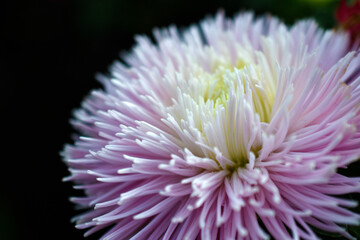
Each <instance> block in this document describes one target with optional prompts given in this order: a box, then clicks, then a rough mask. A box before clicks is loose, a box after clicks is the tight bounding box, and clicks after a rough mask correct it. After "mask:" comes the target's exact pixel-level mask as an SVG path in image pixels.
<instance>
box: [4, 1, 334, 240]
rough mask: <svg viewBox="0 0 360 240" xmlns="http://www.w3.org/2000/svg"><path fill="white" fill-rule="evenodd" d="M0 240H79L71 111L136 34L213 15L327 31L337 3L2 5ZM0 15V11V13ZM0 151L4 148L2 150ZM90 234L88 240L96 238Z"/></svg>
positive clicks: (35, 2)
mask: <svg viewBox="0 0 360 240" xmlns="http://www.w3.org/2000/svg"><path fill="white" fill-rule="evenodd" d="M2 5H3V6H2V9H5V12H4V11H2V16H4V19H3V21H2V34H1V35H2V36H3V37H2V38H1V39H3V40H5V41H4V42H3V43H2V44H1V56H2V58H3V61H2V62H3V64H1V65H2V69H3V71H2V72H5V74H2V75H1V81H2V87H1V88H0V91H1V94H0V96H1V99H0V103H1V104H0V107H1V109H0V110H1V115H0V116H1V135H0V136H1V138H2V142H3V143H2V144H1V145H0V146H2V149H1V150H2V151H1V158H0V161H1V163H0V164H1V165H0V166H1V167H0V171H1V174H0V176H1V179H0V180H1V184H0V186H1V191H0V194H1V195H0V239H4V240H5V239H6V240H7V239H82V238H83V237H82V235H83V233H84V231H81V230H76V229H75V228H74V224H72V223H70V218H71V217H72V216H74V215H76V214H77V213H78V212H77V211H76V210H75V209H74V205H73V204H71V203H70V202H69V201H68V198H69V197H70V196H74V195H79V194H80V193H79V192H76V191H74V190H73V189H72V185H71V183H64V182H62V178H63V177H65V176H67V175H68V172H67V168H66V166H65V164H63V162H62V160H61V157H60V156H59V152H60V151H61V150H62V148H63V145H64V144H65V143H69V142H71V134H72V128H71V127H70V124H69V118H70V117H71V111H72V109H74V108H77V107H79V106H80V103H81V101H82V99H83V98H84V96H86V95H87V93H88V92H89V91H90V90H91V89H93V88H99V87H100V84H99V83H98V82H97V81H96V80H95V78H94V75H95V74H96V73H97V72H102V73H106V72H107V69H108V67H109V65H110V64H111V63H112V62H113V61H114V60H115V59H118V58H119V57H118V56H119V53H120V52H121V51H123V50H129V49H130V48H131V46H132V45H133V44H134V41H133V37H134V35H135V34H146V35H150V34H151V31H152V29H153V28H154V27H165V26H168V25H170V24H176V25H178V26H180V27H186V26H188V25H189V24H191V23H193V22H198V21H199V20H200V19H202V18H203V17H205V16H206V15H208V14H212V15H213V14H215V13H216V11H217V10H218V9H220V8H222V9H224V10H225V12H226V13H227V15H228V16H232V15H233V14H234V13H236V12H238V11H240V10H249V9H252V10H254V11H255V13H256V14H264V13H271V14H273V15H276V16H279V17H280V19H282V20H284V21H285V22H286V23H288V24H291V23H293V22H294V21H295V20H297V19H300V18H306V17H314V18H316V20H317V21H318V22H319V24H320V25H321V26H323V27H326V28H331V27H333V26H335V20H334V11H335V9H336V6H337V5H338V1H326V0H322V1H321V0H318V1H311V0H307V1H305V0H298V1H296V0H294V1H283V0H263V1H254V0H244V1H230V0H224V1H218V2H216V1H195V0H192V1H189V0H153V1H136V0H133V1H130V0H118V1H100V0H80V1H78V0H71V1H70V0H68V1H66V0H52V1H50V0H48V1H23V2H19V1H4V2H2ZM4 6H5V7H4ZM4 143H5V145H4ZM98 237H99V234H98V235H94V236H93V237H89V238H88V239H96V238H98Z"/></svg>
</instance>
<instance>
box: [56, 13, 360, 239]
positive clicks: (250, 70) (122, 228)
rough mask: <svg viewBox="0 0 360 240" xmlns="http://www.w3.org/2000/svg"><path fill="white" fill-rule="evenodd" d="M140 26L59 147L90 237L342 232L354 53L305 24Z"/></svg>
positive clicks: (359, 95) (242, 17)
mask: <svg viewBox="0 0 360 240" xmlns="http://www.w3.org/2000/svg"><path fill="white" fill-rule="evenodd" d="M154 37H155V39H156V43H153V42H152V41H151V40H150V39H149V38H147V37H144V36H139V37H137V38H136V41H137V44H136V46H135V47H134V48H133V50H132V51H131V52H130V53H128V54H126V55H125V56H124V57H123V63H120V62H116V63H114V64H113V66H112V68H111V71H110V74H109V76H104V75H101V76H99V77H98V78H99V80H100V81H101V83H102V84H103V89H102V90H101V89H100V90H95V91H93V92H92V93H91V94H90V95H89V96H88V97H87V98H86V99H85V100H84V102H83V105H82V108H80V109H79V110H77V111H75V117H74V120H73V121H72V124H73V126H74V127H75V128H76V129H77V130H78V131H79V133H80V134H79V137H77V138H76V140H75V143H74V144H73V145H67V146H66V147H65V150H64V151H63V156H64V161H65V162H66V164H67V165H68V166H69V170H70V172H71V175H70V176H69V177H67V178H66V179H65V180H68V181H69V180H70V181H74V182H75V183H76V185H75V188H76V189H83V190H84V192H85V196H84V197H74V198H72V199H71V200H72V201H73V202H75V203H76V204H78V206H80V207H82V208H84V209H87V211H86V212H85V213H83V214H80V215H78V216H76V217H75V218H74V220H75V221H76V223H77V225H76V227H77V228H80V229H88V231H87V232H86V233H85V235H86V236H87V235H89V234H91V233H93V232H96V231H98V230H100V229H103V228H106V227H108V231H107V233H106V234H105V235H104V236H103V238H102V239H270V238H271V237H273V238H275V239H300V238H301V239H317V235H316V232H314V229H321V230H324V231H328V232H338V233H341V234H343V235H344V236H346V237H348V238H351V235H350V234H349V233H348V232H346V230H345V228H344V226H345V225H348V224H359V221H360V215H359V214H357V213H355V212H353V211H351V208H352V207H354V206H356V204H357V203H356V201H353V200H349V199H345V198H344V197H342V195H344V194H348V193H357V192H360V178H354V177H352V178H350V177H346V176H344V175H342V174H340V173H338V171H337V170H338V169H340V168H346V167H347V166H348V165H349V164H350V163H352V162H354V161H356V160H357V159H358V158H359V154H360V110H359V107H360V104H359V102H360V77H359V74H358V73H359V71H358V68H359V66H360V55H359V54H358V53H357V52H354V51H351V49H349V46H350V44H349V43H350V37H349V36H348V35H347V34H345V33H342V32H334V31H324V30H322V29H320V28H319V27H318V26H317V25H316V23H315V22H314V21H312V20H303V21H299V22H297V23H295V24H294V25H293V26H292V27H287V26H285V25H284V24H283V23H282V22H280V21H279V20H278V19H277V18H274V17H270V16H266V17H260V18H255V17H254V16H253V14H252V13H248V12H244V13H240V14H238V15H237V16H235V17H234V18H233V19H229V18H226V17H225V16H224V14H223V13H222V12H220V13H218V14H217V15H216V16H215V17H214V18H212V17H209V18H206V19H205V20H203V21H202V22H201V23H200V24H198V25H193V26H191V27H190V28H188V29H187V30H184V31H182V32H180V31H178V30H177V29H176V27H170V28H167V29H160V30H159V29H158V30H155V31H154Z"/></svg>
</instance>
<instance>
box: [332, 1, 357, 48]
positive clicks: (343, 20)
mask: <svg viewBox="0 0 360 240" xmlns="http://www.w3.org/2000/svg"><path fill="white" fill-rule="evenodd" d="M335 16H336V19H337V21H338V23H339V26H340V27H341V28H342V29H345V30H346V31H349V32H350V34H351V37H352V39H353V40H354V41H355V40H356V39H359V38H360V1H359V0H356V1H354V2H353V3H352V4H351V5H347V3H346V1H345V0H341V1H340V4H339V7H338V9H337V10H336V12H335Z"/></svg>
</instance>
